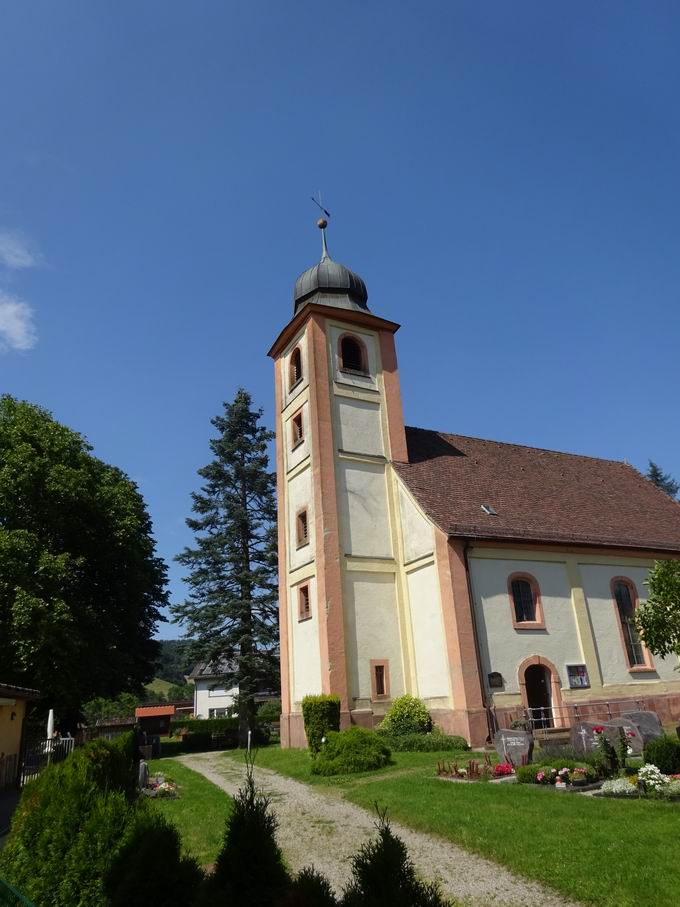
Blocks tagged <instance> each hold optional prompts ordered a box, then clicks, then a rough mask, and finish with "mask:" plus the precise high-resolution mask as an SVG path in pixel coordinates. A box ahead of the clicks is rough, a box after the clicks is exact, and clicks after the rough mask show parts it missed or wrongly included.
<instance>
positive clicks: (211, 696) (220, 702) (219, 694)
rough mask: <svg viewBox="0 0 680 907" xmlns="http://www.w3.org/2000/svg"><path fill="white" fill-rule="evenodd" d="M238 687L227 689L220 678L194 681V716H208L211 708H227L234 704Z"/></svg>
mask: <svg viewBox="0 0 680 907" xmlns="http://www.w3.org/2000/svg"><path fill="white" fill-rule="evenodd" d="M237 696H238V687H231V688H229V689H227V687H226V685H225V684H224V682H222V681H220V680H219V678H215V677H212V678H210V679H206V680H199V679H197V680H195V681H194V717H196V718H208V716H209V715H210V709H227V708H229V707H230V706H232V705H233V704H234V702H235V701H236V697H237Z"/></svg>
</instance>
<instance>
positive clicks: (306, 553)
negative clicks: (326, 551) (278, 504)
mask: <svg viewBox="0 0 680 907" xmlns="http://www.w3.org/2000/svg"><path fill="white" fill-rule="evenodd" d="M300 510H306V511H307V531H308V537H309V544H307V545H303V546H302V547H300V548H298V547H297V525H296V523H297V514H298V513H299V512H300ZM286 511H287V513H288V566H289V569H291V570H293V569H295V568H296V567H301V566H303V564H307V563H309V562H310V561H311V560H313V558H314V543H315V527H314V506H313V498H312V471H311V469H309V467H308V468H306V469H303V470H302V472H299V473H297V474H296V475H294V476H293V477H292V478H290V479H288V483H287V498H286Z"/></svg>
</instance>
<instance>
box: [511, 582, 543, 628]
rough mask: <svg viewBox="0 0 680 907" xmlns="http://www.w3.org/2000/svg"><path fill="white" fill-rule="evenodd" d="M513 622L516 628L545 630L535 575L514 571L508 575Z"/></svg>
mask: <svg viewBox="0 0 680 907" xmlns="http://www.w3.org/2000/svg"><path fill="white" fill-rule="evenodd" d="M508 595H509V596H510V609H511V612H512V624H513V626H514V627H515V629H516V630H544V629H545V621H544V619H543V607H542V604H541V594H540V591H539V588H538V583H537V581H536V579H535V577H533V576H531V574H529V573H513V574H512V575H511V576H509V577H508Z"/></svg>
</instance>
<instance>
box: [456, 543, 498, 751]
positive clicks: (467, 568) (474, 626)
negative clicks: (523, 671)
mask: <svg viewBox="0 0 680 907" xmlns="http://www.w3.org/2000/svg"><path fill="white" fill-rule="evenodd" d="M469 548H470V541H469V539H466V540H465V544H464V545H463V557H464V559H465V579H466V580H467V588H468V599H469V601H470V611H471V612H472V614H471V616H472V636H473V637H474V640H475V658H476V660H477V676H478V677H479V685H480V689H481V693H482V704H483V706H484V708H485V710H486V724H487V728H488V730H489V739H490V740H491V741H493V728H492V726H491V714H490V706H489V704H488V701H487V698H486V688H485V685H484V674H483V673H482V656H481V652H480V650H479V635H478V632H477V615H476V613H475V600H474V597H473V594H472V582H471V580H470V563H469V560H468V549H469Z"/></svg>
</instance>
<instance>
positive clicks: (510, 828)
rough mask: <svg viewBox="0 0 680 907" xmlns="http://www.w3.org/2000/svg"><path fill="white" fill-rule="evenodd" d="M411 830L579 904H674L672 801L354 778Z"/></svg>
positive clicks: (676, 820)
mask: <svg viewBox="0 0 680 907" xmlns="http://www.w3.org/2000/svg"><path fill="white" fill-rule="evenodd" d="M345 796H346V797H347V799H349V800H351V801H352V802H353V803H357V804H359V805H360V806H363V807H365V808H366V809H372V807H373V803H374V802H375V801H376V800H377V801H378V802H379V803H380V805H382V806H387V807H388V809H389V815H390V816H391V817H392V818H394V819H397V820H398V821H400V822H403V823H404V824H405V825H409V826H410V827H411V828H415V829H419V830H422V831H428V832H433V833H435V834H438V835H440V836H441V837H444V838H448V839H449V840H451V841H455V842H456V843H457V844H460V845H461V846H463V847H464V848H465V849H466V850H470V851H475V852H476V853H479V854H482V855H483V856H486V857H489V858H491V859H493V860H496V861H498V862H499V863H502V864H503V865H505V866H507V867H509V868H510V869H511V870H514V871H515V872H517V873H519V874H521V875H525V876H528V877H530V878H532V879H537V880H538V881H541V882H544V883H545V884H546V885H550V886H552V887H553V888H556V889H558V890H559V891H561V892H563V893H564V894H566V895H568V896H570V897H572V898H574V899H576V900H580V901H582V902H584V903H592V904H599V905H612V907H614V905H616V907H623V905H638V904H654V905H655V907H662V905H672V904H677V903H678V898H679V895H678V884H679V878H678V866H679V864H678V838H679V836H680V806H679V805H678V804H673V803H663V802H658V801H656V802H655V801H634V802H622V801H620V800H603V799H600V798H592V797H585V796H583V795H578V794H567V793H557V792H555V791H552V790H546V789H543V788H538V787H532V786H531V785H524V784H521V785H520V784H483V783H481V784H480V783H477V784H456V783H450V782H446V781H439V780H437V779H436V778H435V777H433V776H432V772H430V774H429V777H428V776H427V775H425V774H422V773H421V774H410V775H409V776H408V777H395V778H385V779H384V780H379V781H378V780H377V781H375V782H374V783H368V784H362V785H356V786H355V787H353V788H352V789H350V790H348V791H347V792H346V794H345Z"/></svg>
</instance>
